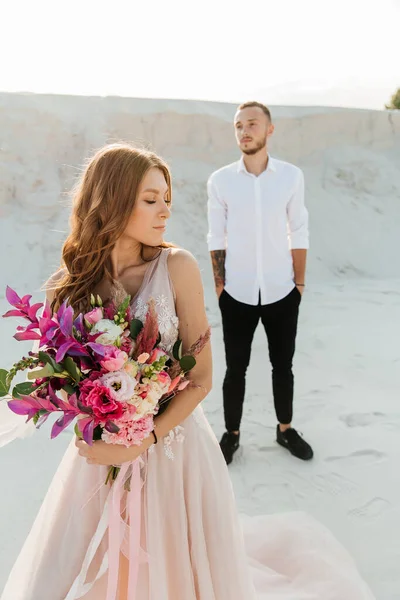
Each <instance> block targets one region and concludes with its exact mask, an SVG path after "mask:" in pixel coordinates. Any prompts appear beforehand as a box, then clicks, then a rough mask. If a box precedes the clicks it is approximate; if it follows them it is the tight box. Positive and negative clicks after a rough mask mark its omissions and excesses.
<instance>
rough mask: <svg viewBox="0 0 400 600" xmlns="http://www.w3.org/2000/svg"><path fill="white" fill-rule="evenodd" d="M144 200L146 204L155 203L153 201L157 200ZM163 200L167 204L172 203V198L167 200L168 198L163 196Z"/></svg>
mask: <svg viewBox="0 0 400 600" xmlns="http://www.w3.org/2000/svg"><path fill="white" fill-rule="evenodd" d="M145 202H146V203H147V204H155V203H156V202H157V200H145ZM164 202H165V204H167V205H168V206H169V205H170V204H172V200H169V199H168V198H165V200H164Z"/></svg>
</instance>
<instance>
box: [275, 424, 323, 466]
mask: <svg viewBox="0 0 400 600" xmlns="http://www.w3.org/2000/svg"><path fill="white" fill-rule="evenodd" d="M276 441H277V442H278V444H280V445H281V446H283V447H284V448H286V450H289V452H290V453H291V454H293V456H296V457H297V458H301V460H311V459H312V457H313V456H314V452H313V449H312V448H311V446H310V444H307V442H306V441H305V440H303V438H302V437H300V436H299V434H298V433H297V431H296V430H295V429H292V428H291V427H290V428H289V429H286V431H284V432H283V433H282V431H281V430H280V427H279V425H278V426H277V428H276Z"/></svg>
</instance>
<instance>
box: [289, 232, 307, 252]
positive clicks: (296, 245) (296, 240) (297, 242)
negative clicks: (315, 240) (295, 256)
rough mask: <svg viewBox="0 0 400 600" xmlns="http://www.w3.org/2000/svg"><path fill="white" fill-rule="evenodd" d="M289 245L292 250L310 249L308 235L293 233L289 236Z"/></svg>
mask: <svg viewBox="0 0 400 600" xmlns="http://www.w3.org/2000/svg"><path fill="white" fill-rule="evenodd" d="M289 247H290V249H291V250H308V249H309V247H310V243H309V241H308V238H307V237H304V236H300V235H299V236H297V235H293V236H291V237H290V238H289Z"/></svg>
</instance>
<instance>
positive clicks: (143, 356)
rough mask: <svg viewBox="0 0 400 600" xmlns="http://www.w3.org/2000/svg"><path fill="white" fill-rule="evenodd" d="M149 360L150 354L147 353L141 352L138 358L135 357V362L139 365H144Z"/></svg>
mask: <svg viewBox="0 0 400 600" xmlns="http://www.w3.org/2000/svg"><path fill="white" fill-rule="evenodd" d="M149 358H150V354H148V353H147V352H143V353H142V354H141V355H140V356H138V357H137V361H138V363H139V364H144V363H145V362H146V361H147V360H148V359H149Z"/></svg>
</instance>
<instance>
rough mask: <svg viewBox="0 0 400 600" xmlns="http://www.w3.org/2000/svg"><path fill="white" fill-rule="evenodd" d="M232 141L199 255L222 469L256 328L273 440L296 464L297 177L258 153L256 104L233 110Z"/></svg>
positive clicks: (234, 436) (303, 233)
mask: <svg viewBox="0 0 400 600" xmlns="http://www.w3.org/2000/svg"><path fill="white" fill-rule="evenodd" d="M234 127H235V135H236V140H237V144H238V146H239V148H240V150H241V153H242V156H241V158H240V160H239V161H238V162H235V163H233V164H230V165H227V166H225V167H223V168H222V169H219V170H218V171H216V172H215V173H213V174H212V175H211V177H210V178H209V181H208V220H209V233H208V236H207V239H208V247H209V250H210V252H211V259H212V265H213V271H214V279H215V287H216V292H217V296H218V299H219V307H220V310H221V315H222V325H223V334H224V344H225V356H226V366H227V369H226V375H225V379H224V384H223V398H224V413H225V425H226V432H225V433H224V435H223V436H222V439H221V442H220V446H221V450H222V452H223V454H224V457H225V460H226V462H227V464H229V463H231V462H232V458H233V455H234V453H235V452H236V450H237V449H238V448H239V441H240V422H241V418H242V411H243V401H244V394H245V376H246V370H247V367H248V365H249V362H250V352H251V344H252V340H253V336H254V332H255V330H256V327H257V325H258V323H259V321H260V319H261V322H262V324H263V326H264V329H265V333H266V335H267V339H268V347H269V358H270V362H271V364H272V384H273V395H274V404H275V412H276V416H277V420H278V425H277V429H276V440H277V442H278V444H280V445H281V446H283V447H284V448H286V449H287V450H288V451H289V452H291V453H292V454H293V455H294V456H296V457H297V458H300V459H302V460H310V459H311V458H312V457H313V451H312V448H311V446H310V445H309V444H308V443H307V442H306V441H305V440H304V439H303V438H302V437H301V436H300V435H299V434H298V433H297V431H296V430H295V429H294V428H293V427H292V425H291V423H292V416H293V373H292V360H293V356H294V351H295V340H296V333H297V319H298V313H299V305H300V301H301V297H302V295H303V292H304V288H305V271H306V258H307V248H308V213H307V209H306V208H305V205H304V178H303V173H302V171H301V170H300V169H299V168H297V167H295V166H294V165H291V164H289V163H286V162H282V161H280V160H277V159H275V158H273V157H271V156H270V155H269V153H268V149H267V143H268V138H269V137H270V136H271V135H272V134H273V132H274V125H273V124H272V120H271V114H270V111H269V109H268V108H267V107H266V106H264V105H263V104H261V103H259V102H247V103H245V104H242V105H240V106H239V107H238V109H237V112H236V115H235V119H234Z"/></svg>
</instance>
